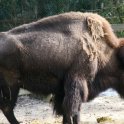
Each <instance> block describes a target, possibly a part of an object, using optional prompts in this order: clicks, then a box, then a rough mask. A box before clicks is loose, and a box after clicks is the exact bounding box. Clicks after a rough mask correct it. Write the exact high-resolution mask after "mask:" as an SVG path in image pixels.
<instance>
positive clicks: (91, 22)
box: [87, 17, 104, 41]
mask: <svg viewBox="0 0 124 124" xmlns="http://www.w3.org/2000/svg"><path fill="white" fill-rule="evenodd" d="M87 25H88V29H89V32H90V33H91V35H92V37H93V39H94V40H95V41H96V40H97V39H99V38H100V37H104V31H103V25H102V22H101V21H99V20H96V19H94V18H93V17H87Z"/></svg>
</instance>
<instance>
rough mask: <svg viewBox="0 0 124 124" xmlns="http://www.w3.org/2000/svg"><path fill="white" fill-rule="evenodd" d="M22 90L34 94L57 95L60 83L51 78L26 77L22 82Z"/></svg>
mask: <svg viewBox="0 0 124 124" xmlns="http://www.w3.org/2000/svg"><path fill="white" fill-rule="evenodd" d="M22 82H23V85H22V88H24V89H27V90H29V91H31V92H34V93H36V94H43V95H48V94H50V93H53V94H54V93H57V92H58V89H59V87H60V81H59V79H57V78H56V77H53V76H41V75H40V76H32V75H30V76H26V77H24V78H23V80H22Z"/></svg>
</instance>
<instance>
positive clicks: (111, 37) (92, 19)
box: [87, 14, 119, 48]
mask: <svg viewBox="0 0 124 124" xmlns="http://www.w3.org/2000/svg"><path fill="white" fill-rule="evenodd" d="M87 24H88V29H89V31H90V33H91V35H92V37H93V38H94V40H96V39H98V38H99V37H103V38H105V41H106V43H107V44H108V45H109V46H110V47H112V48H117V47H118V46H119V41H118V38H117V37H116V35H115V34H114V32H113V29H112V27H111V25H110V23H109V22H108V21H107V20H106V19H105V18H103V17H101V16H99V15H98V14H90V15H87Z"/></svg>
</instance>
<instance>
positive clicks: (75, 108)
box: [63, 75, 88, 124]
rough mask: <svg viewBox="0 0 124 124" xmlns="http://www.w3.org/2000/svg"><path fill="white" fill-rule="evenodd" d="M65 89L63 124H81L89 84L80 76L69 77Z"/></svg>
mask: <svg viewBox="0 0 124 124" xmlns="http://www.w3.org/2000/svg"><path fill="white" fill-rule="evenodd" d="M64 88H65V89H64V90H65V96H64V100H63V110H64V114H63V124H79V123H80V107H81V103H82V102H85V101H86V100H87V97H88V88H87V82H86V80H85V79H84V78H83V77H80V76H78V75H68V76H67V78H66V80H65V86H64Z"/></svg>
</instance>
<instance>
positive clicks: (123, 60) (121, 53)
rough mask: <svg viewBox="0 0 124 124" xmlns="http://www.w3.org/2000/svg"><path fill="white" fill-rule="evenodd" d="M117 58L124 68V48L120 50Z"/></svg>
mask: <svg viewBox="0 0 124 124" xmlns="http://www.w3.org/2000/svg"><path fill="white" fill-rule="evenodd" d="M117 57H118V59H119V61H120V64H122V66H123V67H124V46H121V47H120V48H118V51H117Z"/></svg>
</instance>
